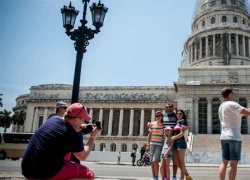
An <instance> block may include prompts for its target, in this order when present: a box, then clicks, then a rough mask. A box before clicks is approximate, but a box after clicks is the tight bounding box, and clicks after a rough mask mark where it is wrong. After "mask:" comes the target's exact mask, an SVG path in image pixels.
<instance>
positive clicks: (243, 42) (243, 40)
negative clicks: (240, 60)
mask: <svg viewBox="0 0 250 180" xmlns="http://www.w3.org/2000/svg"><path fill="white" fill-rule="evenodd" d="M242 44H243V46H242V48H243V57H246V44H245V36H244V35H242Z"/></svg>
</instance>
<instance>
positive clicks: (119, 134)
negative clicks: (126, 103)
mask: <svg viewBox="0 0 250 180" xmlns="http://www.w3.org/2000/svg"><path fill="white" fill-rule="evenodd" d="M122 129H123V109H120V117H119V131H118V136H122Z"/></svg>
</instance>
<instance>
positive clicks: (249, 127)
mask: <svg viewBox="0 0 250 180" xmlns="http://www.w3.org/2000/svg"><path fill="white" fill-rule="evenodd" d="M247 108H248V109H250V97H249V98H247ZM247 133H248V134H250V116H247Z"/></svg>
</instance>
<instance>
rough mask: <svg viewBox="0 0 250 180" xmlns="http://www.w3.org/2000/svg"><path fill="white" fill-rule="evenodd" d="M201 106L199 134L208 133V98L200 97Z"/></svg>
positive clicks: (199, 105) (199, 104) (199, 106)
mask: <svg viewBox="0 0 250 180" xmlns="http://www.w3.org/2000/svg"><path fill="white" fill-rule="evenodd" d="M198 108H199V114H198V117H199V131H198V132H199V134H207V100H206V98H200V99H199V101H198Z"/></svg>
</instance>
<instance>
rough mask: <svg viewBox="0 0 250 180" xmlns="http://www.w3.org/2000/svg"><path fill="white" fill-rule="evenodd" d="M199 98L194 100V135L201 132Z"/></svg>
mask: <svg viewBox="0 0 250 180" xmlns="http://www.w3.org/2000/svg"><path fill="white" fill-rule="evenodd" d="M198 100H199V98H198V97H195V98H194V119H195V122H194V133H195V134H198V132H199V104H198Z"/></svg>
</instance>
